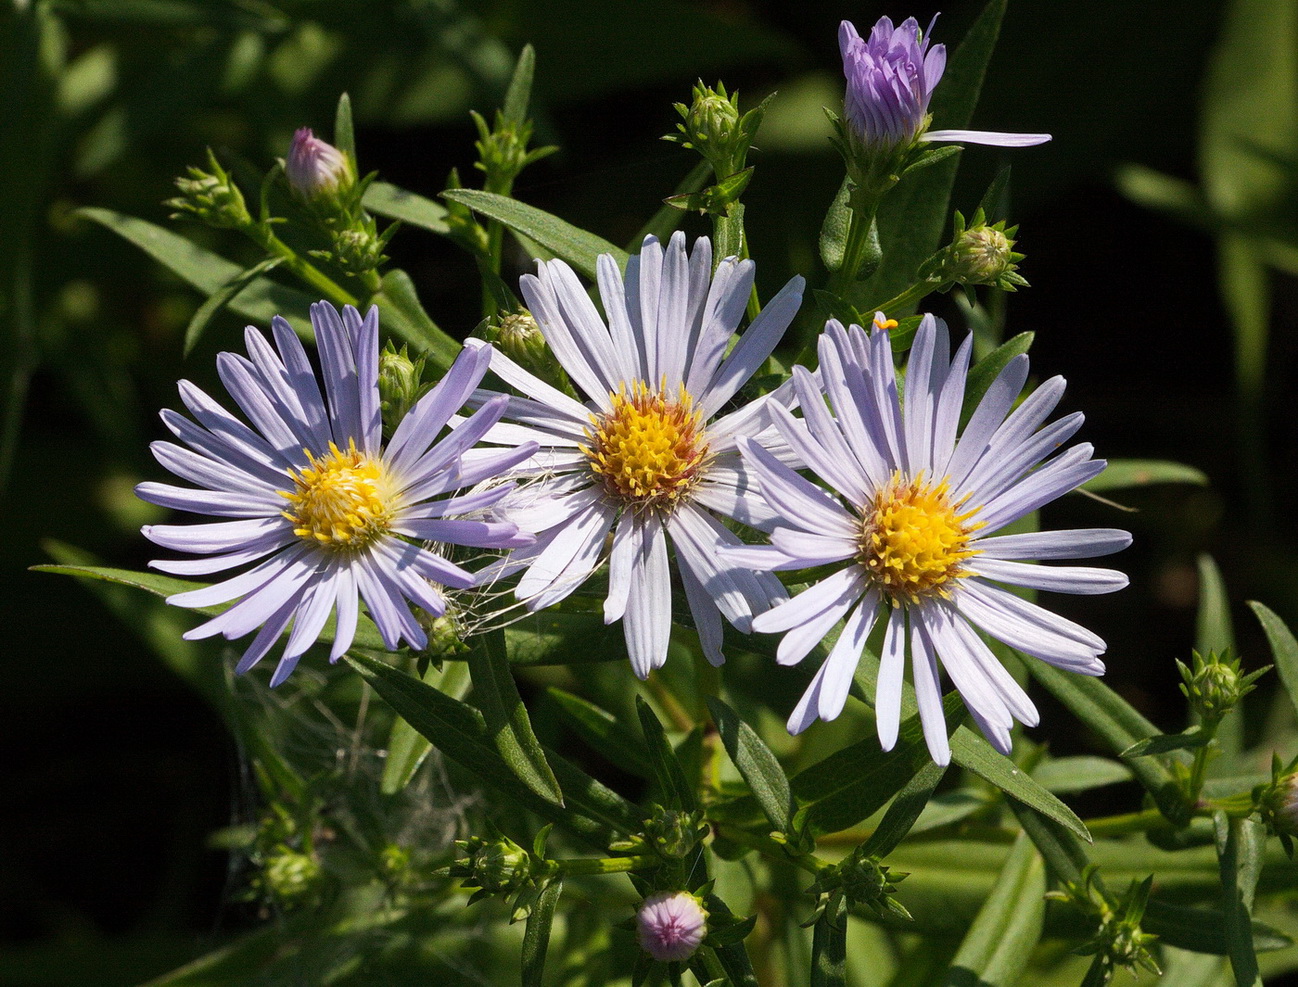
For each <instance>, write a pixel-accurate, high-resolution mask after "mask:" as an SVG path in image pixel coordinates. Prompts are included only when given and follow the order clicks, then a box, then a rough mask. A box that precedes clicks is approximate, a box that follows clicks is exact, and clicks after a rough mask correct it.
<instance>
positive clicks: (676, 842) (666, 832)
mask: <svg viewBox="0 0 1298 987" xmlns="http://www.w3.org/2000/svg"><path fill="white" fill-rule="evenodd" d="M706 832H707V827H705V826H704V825H703V822H702V815H701V814H700V813H698V812H681V811H679V810H676V809H664V808H663V807H662V806H660V805H655V806H654V807H653V815H652V816H650V817H649V819H648V820H647V821H646V823H645V840H646V842H647V843H648V844H649V846H651V847H652V848H653V849H654V850H655V851H656V852H657V853H658V854H659V855H660V856H662V857H665V858H667V859H669V860H680V859H681V858H682V857H684V856H686V855H687V854H688V853H689V852H690V851H691V850H693V849H694V848H695V847H696V846H698V843H699V840H701V839H702V838H703V835H704V834H705V833H706Z"/></svg>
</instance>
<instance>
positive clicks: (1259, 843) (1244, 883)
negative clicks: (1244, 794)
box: [1213, 812, 1266, 987]
mask: <svg viewBox="0 0 1298 987" xmlns="http://www.w3.org/2000/svg"><path fill="white" fill-rule="evenodd" d="M1213 828H1214V830H1215V833H1216V837H1217V858H1218V861H1219V863H1220V866H1221V893H1222V901H1221V905H1222V910H1223V911H1224V912H1225V920H1226V921H1225V931H1226V939H1227V942H1228V944H1229V950H1230V952H1229V954H1228V955H1229V956H1230V967H1231V970H1232V971H1234V974H1235V983H1236V985H1237V987H1261V984H1262V975H1261V973H1259V972H1258V967H1257V951H1256V949H1255V948H1254V946H1253V920H1252V914H1253V895H1254V892H1255V891H1256V890H1257V879H1258V877H1259V876H1260V875H1261V873H1262V854H1263V851H1264V849H1265V847H1266V827H1265V826H1263V825H1262V823H1260V822H1258V821H1257V820H1255V819H1229V818H1227V816H1226V814H1225V813H1224V812H1218V813H1216V814H1215V815H1214V816H1213Z"/></svg>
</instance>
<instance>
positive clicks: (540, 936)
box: [522, 877, 563, 987]
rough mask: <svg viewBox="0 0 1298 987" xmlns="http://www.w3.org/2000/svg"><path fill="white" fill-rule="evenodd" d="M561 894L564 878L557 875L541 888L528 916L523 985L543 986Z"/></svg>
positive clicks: (529, 986)
mask: <svg viewBox="0 0 1298 987" xmlns="http://www.w3.org/2000/svg"><path fill="white" fill-rule="evenodd" d="M561 894H563V878H562V877H556V878H555V879H554V880H553V881H551V882H550V883H549V884H547V885H546V886H545V887H544V888H543V889H542V890H541V894H540V896H539V897H538V898H537V899H536V905H535V906H534V907H533V908H532V913H531V914H530V915H528V916H527V926H526V928H525V929H524V930H523V977H522V984H523V987H541V985H542V983H543V982H544V975H545V954H546V950H548V949H549V948H550V927H551V926H552V925H553V924H554V909H555V906H556V905H557V904H558V903H559V896H560V895H561Z"/></svg>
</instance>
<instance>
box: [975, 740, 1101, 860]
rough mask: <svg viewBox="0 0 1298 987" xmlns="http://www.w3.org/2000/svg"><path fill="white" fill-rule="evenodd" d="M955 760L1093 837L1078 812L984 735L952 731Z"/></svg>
mask: <svg viewBox="0 0 1298 987" xmlns="http://www.w3.org/2000/svg"><path fill="white" fill-rule="evenodd" d="M951 760H952V761H954V762H955V763H956V764H958V765H960V767H962V768H965V769H966V770H968V771H972V772H973V773H974V774H976V775H977V776H978V777H979V778H981V779H982V780H983V781H985V782H987V783H988V784H990V785H994V786H995V787H996V788H999V789H1000V790H1001V791H1002V792H1004V793H1005V794H1006V795H1008V796H1010V798H1012V799H1014V800H1015V801H1017V802H1021V803H1022V804H1023V805H1026V806H1028V807H1029V808H1032V809H1035V810H1036V811H1037V812H1040V813H1041V814H1042V815H1044V816H1046V817H1047V818H1049V819H1051V820H1053V821H1054V822H1056V823H1058V824H1059V825H1060V826H1063V827H1064V828H1065V829H1067V830H1068V831H1069V832H1071V833H1073V834H1074V835H1075V836H1077V837H1078V838H1080V839H1083V840H1085V841H1087V842H1088V843H1089V842H1090V840H1091V834H1090V833H1089V832H1087V830H1086V825H1085V824H1084V823H1083V822H1082V821H1081V820H1080V819H1078V818H1077V813H1075V812H1073V810H1072V809H1070V808H1068V806H1066V805H1064V803H1063V802H1061V801H1059V799H1057V798H1056V797H1055V796H1054V795H1051V794H1050V793H1049V792H1048V791H1046V790H1045V789H1044V788H1043V787H1041V785H1039V784H1037V783H1036V782H1035V781H1033V780H1032V778H1031V776H1030V775H1028V773H1027V772H1026V771H1024V770H1023V769H1022V768H1020V767H1019V766H1018V765H1016V764H1015V763H1014V762H1013V761H1011V760H1010V759H1009V758H1008V757H1006V756H1005V755H1004V754H1002V753H1001V752H1000V751H997V750H994V749H992V746H991V745H990V744H989V743H987V741H986V740H984V739H983V738H982V737H981V736H980V735H978V734H976V733H974V732H973V731H972V730H970V729H969V728H968V727H961V728H960V729H959V730H957V731H956V732H955V733H954V734H952V735H951Z"/></svg>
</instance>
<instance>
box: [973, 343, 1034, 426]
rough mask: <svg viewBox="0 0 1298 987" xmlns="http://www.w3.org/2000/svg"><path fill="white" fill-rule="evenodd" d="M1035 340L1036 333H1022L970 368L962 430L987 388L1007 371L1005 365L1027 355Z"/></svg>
mask: <svg viewBox="0 0 1298 987" xmlns="http://www.w3.org/2000/svg"><path fill="white" fill-rule="evenodd" d="M1035 338H1036V334H1035V333H1031V332H1021V333H1019V334H1018V335H1017V336H1014V337H1012V338H1011V339H1007V340H1006V341H1005V342H1003V343H1001V345H1000V346H998V347H996V349H994V350H992V351H991V352H990V353H988V354H987V355H986V356H985V357H983V358H982V359H981V360H979V361H978V362H977V363H975V364H974V365H973V367H971V368H970V370H969V376H968V378H967V380H966V383H965V389H964V407H963V409H962V410H961V412H960V427H961V428H964V427H965V426H966V425H968V424H969V419H970V418H972V417H973V413H974V411H975V410H976V409H977V407H978V405H979V404H980V403H981V402H982V399H983V396H984V395H985V394H986V393H987V388H989V387H991V386H992V382H993V381H994V380H996V377H997V375H998V374H1000V372H1001V371H1002V370H1004V369H1005V364H1007V363H1009V362H1010V361H1011V360H1013V359H1014V358H1015V357H1016V356H1018V355H1019V354H1021V353H1026V352H1027V351H1028V349H1029V348H1030V347H1031V346H1032V340H1034V339H1035Z"/></svg>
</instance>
